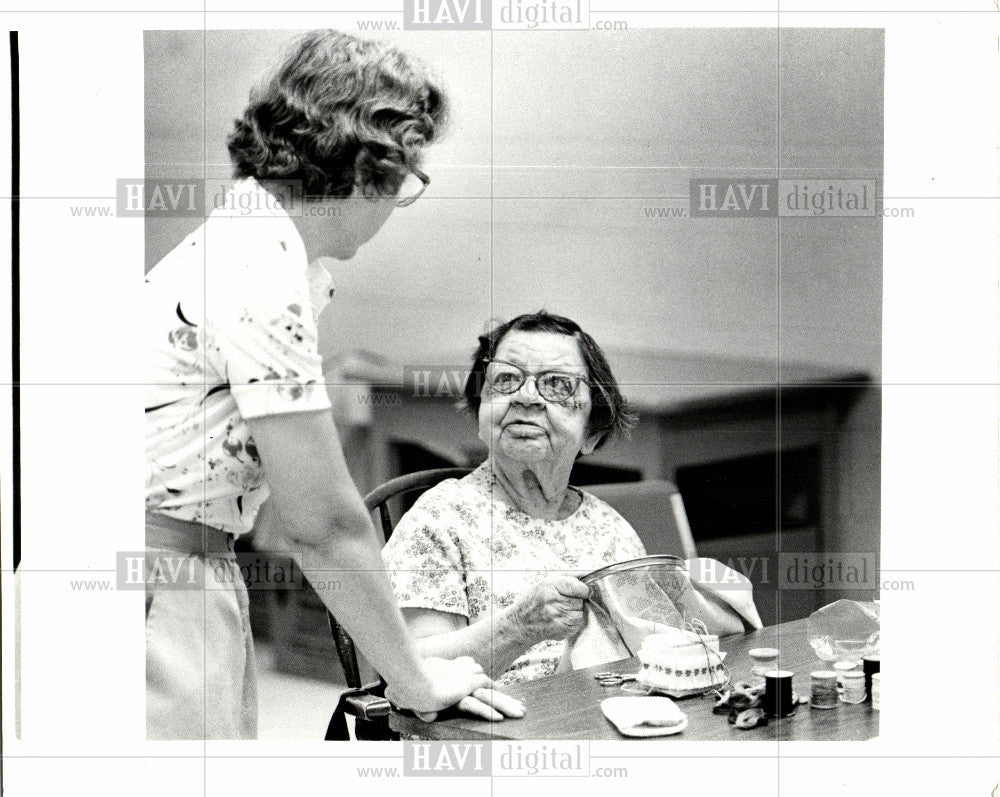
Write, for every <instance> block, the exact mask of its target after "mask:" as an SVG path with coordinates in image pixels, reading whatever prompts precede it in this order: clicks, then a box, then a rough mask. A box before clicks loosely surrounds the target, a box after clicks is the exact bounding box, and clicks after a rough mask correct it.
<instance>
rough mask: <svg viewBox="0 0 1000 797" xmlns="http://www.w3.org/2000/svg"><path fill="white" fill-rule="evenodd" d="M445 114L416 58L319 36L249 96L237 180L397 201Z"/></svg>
mask: <svg viewBox="0 0 1000 797" xmlns="http://www.w3.org/2000/svg"><path fill="white" fill-rule="evenodd" d="M446 116H447V99H446V97H445V94H444V91H443V89H442V88H441V87H440V86H439V85H438V84H437V83H436V81H435V79H434V78H432V77H431V75H430V74H429V72H428V70H427V68H426V67H425V66H424V65H423V64H422V63H420V62H419V61H417V60H416V59H414V58H411V57H410V56H407V55H406V54H405V53H403V52H401V51H400V50H397V49H395V48H392V47H388V46H386V45H383V44H381V43H378V42H372V41H365V40H363V39H359V38H357V37H355V36H351V35H348V34H346V33H340V32H338V31H335V30H316V31H311V32H309V33H307V34H305V35H304V36H302V37H301V38H300V39H298V40H297V41H296V42H295V44H294V47H293V49H292V52H291V54H290V55H289V56H288V58H287V59H286V60H285V62H284V63H283V64H282V65H281V66H280V67H279V68H278V70H277V71H276V72H275V73H274V74H273V75H272V76H270V77H269V78H267V79H265V80H264V81H263V82H262V83H261V84H260V85H258V86H257V87H256V88H255V89H254V90H253V91H252V92H251V94H250V102H249V104H248V105H247V108H246V110H245V111H244V112H243V116H242V118H240V119H236V120H234V128H233V132H232V133H231V134H230V135H229V139H228V145H229V156H230V159H231V160H232V162H233V171H234V176H235V177H236V178H237V179H239V178H243V177H254V178H256V179H258V180H274V179H280V180H282V181H286V182H289V181H294V182H296V183H298V182H301V192H302V194H303V196H305V197H328V196H330V197H346V196H349V195H350V194H351V193H352V191H353V190H354V187H355V186H356V185H357V186H359V187H360V189H361V190H362V192H363V193H364V195H365V196H367V197H375V196H386V195H392V194H395V193H396V192H397V191H398V190H399V186H400V184H401V183H402V180H403V179H404V177H405V176H406V173H407V171H408V170H409V169H410V168H413V167H415V166H416V165H418V163H419V157H420V149H421V148H422V147H423V146H425V145H427V144H430V143H431V142H432V141H433V140H434V139H435V137H438V136H440V129H441V127H442V126H443V124H444V121H445V118H446Z"/></svg>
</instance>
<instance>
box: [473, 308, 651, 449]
mask: <svg viewBox="0 0 1000 797" xmlns="http://www.w3.org/2000/svg"><path fill="white" fill-rule="evenodd" d="M509 332H555V333H558V334H560V335H568V336H569V337H571V338H573V339H575V340H576V342H577V345H578V346H579V347H580V355H581V356H582V357H583V362H584V364H585V365H586V366H587V374H588V378H587V383H588V384H589V385H590V388H591V392H592V394H593V396H592V399H591V405H590V418H589V420H588V424H587V426H588V431H589V433H590V434H600V435H601V439H600V440H599V441H598V443H597V446H596V447H597V448H600V447H601V446H602V445H604V444H605V443H606V442H608V441H609V440H616V439H618V438H620V437H627V436H628V433H629V431H630V430H631V429H632V428H633V427H634V426H635V424H636V422H637V418H636V416H635V415H634V414H633V413H631V412H630V411H629V407H628V401H627V400H626V399H625V396H624V395H622V392H621V389H620V388H619V387H618V382H617V380H615V376H614V374H613V373H612V372H611V366H610V365H609V364H608V360H607V357H605V356H604V352H603V351H602V350H601V347H600V346H598V345H597V341H595V340H594V339H593V338H592V337H591V336H590V335H588V334H587V333H586V332H584V331H583V330H582V329H581V328H580V325H579V324H577V323H576V322H575V321H571V320H570V319H568V318H565V317H563V316H560V315H552V314H551V313H547V312H545V311H544V310H540V311H539V312H537V313H530V314H526V315H520V316H518V317H517V318H514V319H512V320H510V321H508V322H507V323H505V324H500V326H498V327H496V328H495V329H493V330H492V331H490V332H487V333H486V334H485V335H480V336H479V347H478V348H477V349H476V351H475V353H474V354H473V355H472V370H471V371H470V372H469V377H468V379H467V380H466V382H465V388H464V390H463V391H462V392H463V395H464V397H465V398H464V405H465V408H466V409H468V410H469V412H471V413H472V415H473V417H479V407H480V404H481V403H482V393H483V385H484V384H485V383H486V366H487V362H486V361H487V360H489V359H491V358H492V357H493V356H494V355H495V354H496V350H497V347H498V346H499V345H500V341H502V340H503V339H504V337H505V336H506V335H507V333H509Z"/></svg>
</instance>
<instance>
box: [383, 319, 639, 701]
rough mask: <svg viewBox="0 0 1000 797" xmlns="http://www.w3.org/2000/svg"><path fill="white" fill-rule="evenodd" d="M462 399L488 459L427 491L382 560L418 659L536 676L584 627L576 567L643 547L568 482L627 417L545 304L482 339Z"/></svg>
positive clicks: (585, 349) (601, 372)
mask: <svg viewBox="0 0 1000 797" xmlns="http://www.w3.org/2000/svg"><path fill="white" fill-rule="evenodd" d="M465 399H466V404H467V407H468V409H469V411H470V412H471V413H472V414H473V415H474V416H475V417H476V418H477V420H478V423H479V437H480V438H481V439H482V441H483V442H484V443H485V444H486V445H487V446H488V447H489V458H488V459H487V460H486V462H485V463H483V464H482V465H481V466H480V467H479V468H477V469H476V470H474V471H473V472H472V473H470V474H469V475H468V476H466V477H465V478H463V479H449V480H447V481H444V482H441V483H440V484H439V485H437V486H436V487H433V488H432V489H430V490H428V491H427V492H426V493H424V494H423V495H422V496H421V497H420V498H419V499H418V501H417V502H416V504H415V505H414V506H413V508H412V509H411V510H410V511H409V512H408V513H406V514H405V515H404V516H403V517H402V519H401V520H400V522H399V525H398V526H397V527H396V530H395V532H394V533H393V536H392V538H391V539H390V540H389V542H388V544H387V545H386V547H385V549H384V550H383V558H384V560H385V563H386V568H387V570H388V571H389V574H390V579H391V580H392V582H393V586H394V588H395V591H396V597H397V599H398V601H399V605H400V607H401V608H402V610H403V615H404V617H405V618H406V621H407V623H408V625H409V627H410V629H411V631H412V632H413V634H414V636H415V637H417V638H418V639H417V646H418V649H419V650H420V651H421V652H422V653H423V655H425V656H446V657H455V656H472V657H473V658H474V659H476V660H477V661H478V662H479V663H480V664H481V665H482V666H483V668H484V669H485V670H486V671H487V672H488V673H490V674H491V675H492V677H494V678H496V679H497V680H498V681H499V682H500V683H511V682H515V681H526V680H531V679H535V678H541V677H543V676H546V675H551V674H553V673H554V672H555V671H556V668H557V666H558V664H559V661H560V658H561V656H562V653H563V649H564V648H565V645H566V639H568V638H570V637H572V636H573V635H574V634H575V633H576V632H578V631H579V630H580V629H581V628H582V627H583V625H584V620H585V615H584V610H583V600H584V599H585V598H586V597H587V595H588V587H587V586H586V585H585V584H584V583H583V582H581V581H580V580H579V579H578V578H577V577H576V576H579V575H583V574H584V573H587V572H589V571H591V570H594V569H596V568H599V567H602V566H604V565H608V564H612V563H614V562H619V561H622V560H625V559H634V558H636V557H640V556H644V555H645V550H644V548H643V545H642V543H641V542H640V541H639V538H638V536H637V535H636V533H635V531H634V530H633V529H632V527H631V526H630V525H629V524H628V522H626V521H625V519H624V518H622V516H621V515H619V514H618V513H617V512H616V511H615V510H614V509H612V508H611V507H610V506H609V505H608V504H606V503H605V502H603V501H601V500H600V499H598V498H596V497H594V496H593V495H590V494H589V493H587V492H585V491H583V490H578V489H577V488H575V487H571V486H570V485H569V476H570V470H571V469H572V467H573V463H574V462H575V461H576V459H577V457H579V456H581V455H583V454H589V453H591V452H592V451H593V450H594V449H595V448H597V447H599V446H600V445H602V444H604V443H605V442H607V441H608V440H609V439H611V438H613V437H615V436H616V435H618V434H621V433H623V432H624V431H626V430H627V429H628V428H629V426H630V425H631V424H632V423H633V419H632V416H630V415H629V413H628V409H627V405H626V402H625V399H624V397H623V396H622V394H621V391H620V390H619V388H618V384H617V382H616V381H615V378H614V376H613V375H612V373H611V369H610V367H609V366H608V362H607V360H606V358H605V356H604V354H603V352H602V351H601V349H600V347H599V346H598V345H597V343H595V342H594V339H593V338H591V336H590V335H588V334H587V333H586V332H584V331H583V330H582V329H580V327H579V326H578V325H577V324H576V323H574V322H573V321H571V320H569V319H567V318H562V317H560V316H556V315H549V314H547V313H544V312H541V313H536V314H533V315H522V316H519V317H518V318H515V319H514V320H512V321H509V322H507V323H506V324H503V325H501V326H499V327H497V328H496V329H494V330H493V331H492V332H491V333H489V334H488V335H486V336H483V337H481V338H480V341H479V348H478V350H477V351H476V353H475V356H474V360H473V365H472V372H471V373H470V375H469V378H468V381H467V383H466V385H465Z"/></svg>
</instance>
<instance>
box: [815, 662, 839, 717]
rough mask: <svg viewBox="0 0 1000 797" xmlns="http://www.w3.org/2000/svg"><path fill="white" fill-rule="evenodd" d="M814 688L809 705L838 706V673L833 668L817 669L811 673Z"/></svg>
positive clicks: (819, 706)
mask: <svg viewBox="0 0 1000 797" xmlns="http://www.w3.org/2000/svg"><path fill="white" fill-rule="evenodd" d="M810 677H811V678H812V689H811V691H810V693H809V705H810V706H812V707H813V708H824V709H825V708H836V707H837V673H835V672H833V671H831V670H817V671H816V672H814V673H811V674H810Z"/></svg>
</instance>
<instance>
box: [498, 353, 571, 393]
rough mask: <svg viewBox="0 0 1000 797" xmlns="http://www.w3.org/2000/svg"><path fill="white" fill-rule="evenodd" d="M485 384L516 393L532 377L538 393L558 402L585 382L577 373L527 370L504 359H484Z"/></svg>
mask: <svg viewBox="0 0 1000 797" xmlns="http://www.w3.org/2000/svg"><path fill="white" fill-rule="evenodd" d="M485 362H486V384H487V385H488V386H489V388H490V390H494V391H496V392H497V393H503V394H504V395H510V394H511V393H516V392H517V391H518V390H520V389H521V386H522V385H523V384H524V383H525V382H526V381H527V380H528V377H529V376H530V377H532V378H533V379H534V380H535V389H536V390H537V391H538V395H539V396H541V397H542V398H543V399H545V400H546V401H551V402H553V403H559V402H562V401H566V400H567V399H569V398H571V397H572V396H574V395H575V394H576V391H577V390H579V389H580V384H581V383H582V382H587V379H586V378H585V377H582V376H580V375H579V374H571V373H567V372H566V371H527V370H525V369H524V368H522V367H521V366H519V365H515V364H514V363H509V362H506V361H505V360H493V359H489V360H486V361H485Z"/></svg>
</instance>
